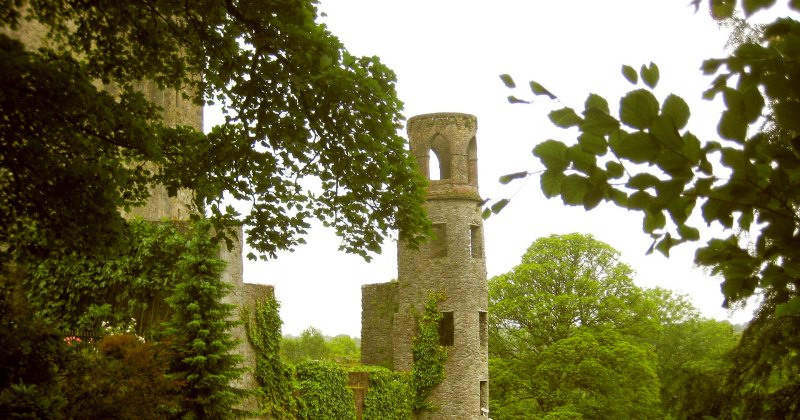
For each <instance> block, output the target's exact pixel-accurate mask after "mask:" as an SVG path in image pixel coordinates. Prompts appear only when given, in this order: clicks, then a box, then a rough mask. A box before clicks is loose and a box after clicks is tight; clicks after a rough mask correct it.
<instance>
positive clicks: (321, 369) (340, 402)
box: [295, 360, 356, 420]
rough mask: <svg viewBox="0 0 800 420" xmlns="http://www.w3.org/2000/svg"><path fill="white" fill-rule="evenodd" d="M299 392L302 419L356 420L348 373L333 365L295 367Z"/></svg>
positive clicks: (303, 363)
mask: <svg viewBox="0 0 800 420" xmlns="http://www.w3.org/2000/svg"><path fill="white" fill-rule="evenodd" d="M295 377H296V380H297V384H298V389H299V397H298V398H299V401H300V409H299V415H298V418H299V419H303V420H306V419H307V420H311V419H331V420H333V419H355V418H356V411H355V405H354V404H353V392H352V391H351V390H350V388H348V387H347V371H346V370H345V369H344V368H343V367H342V366H340V365H338V364H336V363H333V362H329V361H320V360H314V361H308V362H302V363H300V364H298V365H297V366H296V367H295Z"/></svg>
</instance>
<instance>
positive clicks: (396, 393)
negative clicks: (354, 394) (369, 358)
mask: <svg viewBox="0 0 800 420" xmlns="http://www.w3.org/2000/svg"><path fill="white" fill-rule="evenodd" d="M355 371H358V372H367V373H369V389H368V390H367V395H366V397H365V398H364V412H363V413H362V417H363V419H364V420H371V419H372V420H406V419H410V418H412V414H413V410H412V405H411V404H412V402H413V400H414V394H413V393H412V389H411V382H410V377H409V374H408V373H407V372H396V371H392V370H389V369H386V368H384V367H380V366H360V367H358V368H356V369H355Z"/></svg>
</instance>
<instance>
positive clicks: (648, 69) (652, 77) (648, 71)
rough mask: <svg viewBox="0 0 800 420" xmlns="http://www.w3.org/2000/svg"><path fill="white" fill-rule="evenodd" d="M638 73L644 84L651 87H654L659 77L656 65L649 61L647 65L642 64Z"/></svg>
mask: <svg viewBox="0 0 800 420" xmlns="http://www.w3.org/2000/svg"><path fill="white" fill-rule="evenodd" d="M639 73H640V74H641V75H642V81H643V82H644V84H646V85H647V86H649V87H650V88H651V89H655V87H656V85H657V84H658V78H659V72H658V66H657V65H655V63H653V62H650V65H649V66H645V65H642V68H641V70H639Z"/></svg>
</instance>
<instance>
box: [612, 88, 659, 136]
mask: <svg viewBox="0 0 800 420" xmlns="http://www.w3.org/2000/svg"><path fill="white" fill-rule="evenodd" d="M619 114H620V119H621V120H622V122H623V123H625V124H626V125H628V126H630V127H633V128H638V129H645V128H648V127H650V124H651V123H652V122H653V120H655V118H656V117H657V116H658V100H657V99H656V97H655V96H653V94H652V93H650V92H649V91H647V90H644V89H638V90H634V91H632V92H628V94H627V95H625V96H624V97H623V98H622V99H621V100H620V112H619Z"/></svg>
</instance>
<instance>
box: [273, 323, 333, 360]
mask: <svg viewBox="0 0 800 420" xmlns="http://www.w3.org/2000/svg"><path fill="white" fill-rule="evenodd" d="M328 353H329V350H328V347H327V346H326V345H325V337H324V336H323V335H322V331H320V330H319V329H317V328H314V327H308V328H306V329H305V330H303V332H301V333H300V337H297V338H292V337H284V338H283V340H282V342H281V355H282V356H283V357H284V358H285V359H286V360H287V361H289V362H291V363H300V362H304V361H309V360H325V359H327V358H328Z"/></svg>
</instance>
